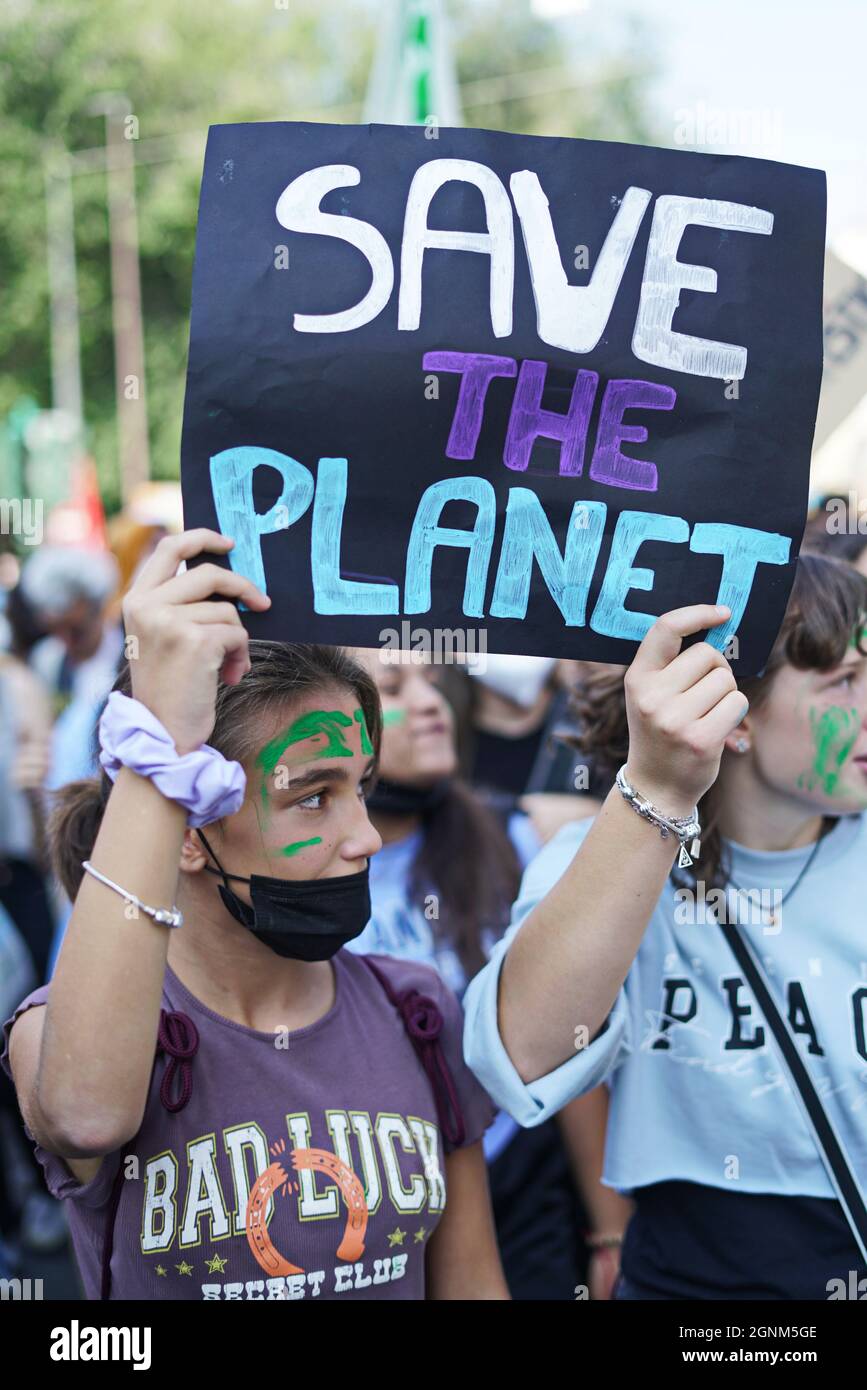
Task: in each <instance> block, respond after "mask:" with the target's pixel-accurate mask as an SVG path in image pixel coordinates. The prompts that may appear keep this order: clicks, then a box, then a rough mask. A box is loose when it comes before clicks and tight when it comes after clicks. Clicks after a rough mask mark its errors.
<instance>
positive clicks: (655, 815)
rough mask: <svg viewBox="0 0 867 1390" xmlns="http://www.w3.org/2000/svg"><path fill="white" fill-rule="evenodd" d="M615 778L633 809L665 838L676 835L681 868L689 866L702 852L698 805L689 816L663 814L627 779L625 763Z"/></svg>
mask: <svg viewBox="0 0 867 1390" xmlns="http://www.w3.org/2000/svg"><path fill="white" fill-rule="evenodd" d="M615 780H616V783H617V790H618V791H619V792H620V795H621V796H622V797H623V800H624V801H626V802H628V803H629V805H630V806H631V807H632V809H633V811H636V812H637V813H638V815H639V816H643V818H644V819H645V820H648V821H650V822H651V824H652V825H655V826H657V827H658V829H659V833H660V835H661V836H662V838H663V840H667V839H668V837H669V835H674V836H676V838H677V840H678V841H679V843H680V854H679V855H678V857H677V863H678V867H679V868H681V869H685V868H687V867H688V866H689V865H690V864H691V863H692V861H693V859H696V858H697V857H698V855H699V853H700V852H701V840H700V839H699V836H700V835H701V823H700V821H699V818H698V807H697V806H694V807H693V810H692V814H691V815H689V816H666V815H663V813H662V811H660V810H658V809H657V808H656V807H655V806H654V804H653V802H652V801H648V800H647V798H646V797H644V796H642V795H641V793H640V792H637V791H636V790H635V788H634V787H631V786H630V785H629V783H628V782H627V780H626V764H625V763H624V764H623V766H622V767H621V769H620V771H619V772H618V774H617V777H616V779H615ZM687 840H692V845H691V846H690V850H691V851H692V857H690V852H689V851H688V850H687V848H686V842H687Z"/></svg>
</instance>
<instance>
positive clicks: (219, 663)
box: [123, 528, 271, 754]
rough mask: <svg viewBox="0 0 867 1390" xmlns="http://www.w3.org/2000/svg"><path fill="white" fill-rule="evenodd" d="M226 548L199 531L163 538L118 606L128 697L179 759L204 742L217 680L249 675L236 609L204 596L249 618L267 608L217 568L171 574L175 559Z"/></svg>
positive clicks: (248, 587) (219, 538)
mask: <svg viewBox="0 0 867 1390" xmlns="http://www.w3.org/2000/svg"><path fill="white" fill-rule="evenodd" d="M234 544H235V542H234V541H233V540H231V539H230V538H229V537H228V536H223V535H221V534H220V533H219V532H218V531H208V530H206V529H204V528H202V529H200V530H196V531H184V532H182V533H181V535H179V536H166V537H165V538H164V539H163V540H161V541H160V543H159V545H158V546H157V547H156V549H155V550H154V553H153V555H151V557H150V559H149V560H148V561H147V564H146V565H145V566H144V567H143V569H142V571H141V573H140V574H139V576H138V578H137V579H136V582H135V583H134V584H133V586H132V588H131V589H130V590H129V592H128V593H127V595H126V597H125V598H124V600H123V620H124V627H125V629H126V650H127V653H128V655H129V664H130V673H131V676H132V693H133V695H134V696H135V698H136V699H137V700H141V702H142V704H144V705H147V707H148V709H149V710H150V711H151V712H152V713H153V714H155V715H156V717H157V719H158V720H159V721H160V723H161V724H162V725H163V727H164V728H165V729H166V730H167V732H168V733H169V734H171V736H172V738H173V739H174V741H175V746H176V747H177V750H178V752H179V753H180V754H184V753H189V752H191V751H192V750H193V749H194V748H198V747H199V746H200V745H201V744H203V743H205V742H206V741H207V738H208V735H209V734H210V733H211V730H212V729H213V727H214V705H215V699H216V693H217V682H218V680H220V679H222V680H223V681H224V682H225V683H226V684H227V685H237V683H238V681H239V680H240V679H241V677H242V676H244V675H245V674H246V672H247V671H249V669H250V659H249V655H248V651H247V642H248V637H247V632H246V629H245V628H244V626H243V624H242V623H241V619H240V617H239V615H238V610H237V608H236V607H235V605H234V604H233V603H230V602H228V601H226V602H222V603H221V602H216V601H213V600H212V599H211V595H212V594H220V595H223V596H224V598H225V599H226V600H229V599H236V600H240V601H241V602H243V603H245V604H246V605H247V606H248V608H251V609H253V610H254V611H257V612H261V611H262V610H263V609H265V608H267V607H268V605H269V604H270V602H271V600H270V598H268V596H267V595H266V594H263V593H262V592H261V590H260V589H257V588H256V585H255V584H253V583H252V581H251V580H249V579H245V578H244V576H243V575H241V574H235V573H234V571H233V570H228V569H224V568H223V567H222V566H221V565H212V564H202V565H197V566H196V568H195V569H191V570H186V571H185V572H184V573H183V574H178V572H177V571H178V565H179V564H180V562H181V561H182V560H191V559H193V558H194V556H196V555H200V554H201V553H202V551H215V552H217V553H218V554H222V555H225V554H226V553H227V551H229V550H231V548H232V546H233V545H234ZM132 639H135V640H134V641H133V640H132Z"/></svg>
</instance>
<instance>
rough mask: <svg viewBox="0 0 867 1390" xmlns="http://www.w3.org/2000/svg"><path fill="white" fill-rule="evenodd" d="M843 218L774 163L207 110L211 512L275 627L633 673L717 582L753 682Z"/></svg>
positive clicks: (796, 527)
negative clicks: (442, 635)
mask: <svg viewBox="0 0 867 1390" xmlns="http://www.w3.org/2000/svg"><path fill="white" fill-rule="evenodd" d="M432 134H433V135H434V136H435V138H430V137H431V135H432ZM824 235H825V178H824V174H822V173H820V172H819V171H816V170H812V169H804V168H799V167H796V166H792V165H784V164H778V163H774V162H770V161H765V160H757V159H746V158H741V157H732V156H721V155H706V154H696V153H691V152H685V151H682V150H662V149H652V148H647V147H643V146H631V145H623V144H615V143H606V142H601V141H586V140H569V139H548V138H545V137H536V136H517V135H507V134H502V133H498V132H492V131H483V130H446V129H438V130H437V129H434V130H433V131H431V129H430V128H425V127H419V126H407V127H402V126H378V125H370V126H340V125H319V124H309V123H294V122H287V123H265V124H255V125H229V126H215V127H212V128H211V131H210V134H209V139H208V147H207V153H206V157H205V167H204V174H203V180H202V192H201V202H200V209H199V226H198V235H197V245H196V263H195V272H194V278H193V307H192V317H191V335H190V358H189V370H188V378H187V395H186V403H185V414H184V432H183V445H182V478H183V492H184V510H185V522H186V525H187V526H198V525H206V526H211V527H214V528H216V529H218V530H221V531H223V532H225V533H228V534H231V535H232V536H233V537H234V538H235V541H236V546H235V549H234V551H233V552H232V555H231V563H232V565H234V566H235V567H236V568H238V569H240V570H242V571H243V572H244V573H246V574H248V575H249V576H250V577H251V578H253V579H254V580H255V581H256V582H257V583H258V584H259V585H260V586H261V587H263V588H266V589H267V591H268V593H269V594H270V595H271V597H272V599H273V603H272V606H271V609H270V610H269V612H268V613H266V614H255V615H254V614H246V615H245V621H246V622H247V625H248V627H249V630H250V632H251V633H252V634H253V635H254V636H270V637H277V638H281V639H283V640H287V641H289V640H291V641H317V642H325V643H338V644H342V643H352V644H356V645H361V646H382V645H383V644H385V645H388V644H389V643H393V641H394V638H393V636H389V634H394V633H395V632H397V633H400V634H402V636H403V639H404V645H410V641H408V640H406V639H408V638H410V639H411V637H412V634H414V633H416V632H417V631H418V630H422V631H424V632H427V633H428V634H430V633H431V632H434V631H439V632H451V633H454V632H459V633H462V634H465V635H466V645H467V650H472V649H473V646H472V644H473V640H474V639H478V638H479V637H480V636H481V637H483V639H484V642H485V643H486V648H485V649H486V650H488V651H492V652H520V653H528V654H537V655H544V656H564V657H580V658H584V659H589V660H597V661H614V662H627V661H629V660H630V659H631V656H632V654H633V653H634V650H635V645H636V643H637V642H638V641H640V640H641V638H642V637H643V636H644V634H645V632H646V631H647V629H648V627H649V626H650V624H651V623H652V622H653V620H654V618H655V617H656V616H658V615H659V614H660V613H663V612H665V611H666V610H667V609H670V608H675V607H680V606H682V605H684V604H687V603H694V602H714V601H717V600H718V601H720V602H724V603H728V604H729V606H730V607H731V608H732V610H733V617H732V620H731V622H730V623H727V624H726V625H725V627H724V628H720V629H717V630H716V631H715V632H714V633H713V634H712V636H711V638H710V639H709V640H712V641H713V642H714V643H715V644H716V645H718V646H720V647H721V648H724V649H725V650H726V651H727V654H728V655H729V656H732V657H733V658H734V660H733V665H734V667H735V669H736V670H737V671H739V672H740V673H751V672H754V671H756V670H758V669H760V667H761V666H762V664H763V662H764V661H765V659H766V656H767V653H768V650H769V648H770V646H771V643H772V641H773V639H774V636H775V634H776V631H777V629H778V626H779V623H780V621H781V618H782V615H783V611H784V608H785V604H786V600H787V597H788V593H789V589H790V587H791V583H792V578H793V568H794V564H793V562H794V559H795V556H796V554H797V551H798V547H799V544H800V539H801V534H802V531H803V525H804V518H805V515H806V508H807V492H808V476H809V465H810V449H811V442H812V437H813V428H814V424H815V418H816V406H817V400H818V395H819V385H820V379H821V368H822V266H823V256H824ZM733 636H735V637H736V639H737V640H736V641H734V642H732V640H731V639H732V637H733Z"/></svg>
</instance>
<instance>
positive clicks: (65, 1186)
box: [0, 951, 494, 1299]
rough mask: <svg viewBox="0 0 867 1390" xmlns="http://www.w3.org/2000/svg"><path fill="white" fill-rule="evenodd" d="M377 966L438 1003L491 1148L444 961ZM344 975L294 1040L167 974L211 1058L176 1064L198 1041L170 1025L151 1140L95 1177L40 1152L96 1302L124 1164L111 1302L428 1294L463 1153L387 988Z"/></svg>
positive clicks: (479, 1129) (151, 1112)
mask: <svg viewBox="0 0 867 1390" xmlns="http://www.w3.org/2000/svg"><path fill="white" fill-rule="evenodd" d="M372 959H373V960H374V961H375V963H376V965H377V966H378V967H379V968H380V970H381V971H382V972H383V973H384V974H386V975H387V977H388V979H389V981H390V983H391V985H392V988H393V989H394V990H395V991H397V992H398V993H400V992H402V991H403V990H405V989H408V988H415V989H418V990H419V991H420V993H422V994H426V995H429V996H430V997H432V998H433V999H434V1000H435V1002H436V1003H437V1005H438V1006H439V1009H440V1011H441V1013H442V1015H443V1019H444V1023H443V1029H442V1033H441V1035H440V1042H441V1044H442V1049H443V1054H444V1056H445V1059H446V1061H447V1062H448V1066H449V1069H450V1071H451V1075H452V1078H453V1080H454V1084H455V1089H456V1091H457V1094H458V1097H459V1101H460V1105H461V1109H462V1112H463V1118H464V1126H465V1131H466V1133H465V1139H464V1143H465V1144H472V1143H474V1142H475V1141H476V1140H478V1139H480V1138H481V1136H482V1134H483V1133H484V1131H485V1129H486V1128H487V1126H488V1125H489V1124H490V1122H491V1119H492V1117H493V1114H494V1108H493V1106H492V1104H491V1102H490V1100H489V1099H488V1096H487V1094H486V1093H485V1092H484V1091H483V1090H482V1088H481V1087H480V1085H479V1084H478V1082H477V1081H476V1080H475V1078H474V1077H473V1075H472V1073H471V1072H470V1071H469V1070H468V1069H467V1067H466V1066H465V1064H464V1061H463V1055H462V1046H461V1035H462V1026H463V1021H462V1015H461V1008H460V1004H459V1003H458V1001H457V999H456V998H455V996H454V995H453V994H452V993H451V991H450V990H449V989H447V988H446V986H445V985H444V984H443V983H442V981H441V980H440V978H439V976H438V975H437V974H436V972H435V971H433V970H431V969H430V968H429V967H428V966H425V965H419V964H417V963H414V962H408V961H398V960H395V959H393V958H392V957H388V956H375V957H372ZM334 968H335V1000H334V1004H333V1006H332V1008H331V1009H330V1010H329V1012H328V1013H327V1014H325V1015H324V1016H323V1017H322V1018H320V1019H319V1020H318V1021H317V1022H316V1023H312V1024H310V1026H309V1027H307V1028H301V1029H298V1030H297V1031H296V1032H294V1033H286V1032H284V1033H283V1034H279V1033H278V1034H274V1033H263V1032H258V1031H256V1030H255V1029H252V1028H246V1027H243V1026H242V1025H241V1024H239V1023H233V1022H231V1021H230V1020H229V1019H226V1018H222V1017H221V1016H220V1015H219V1014H216V1013H214V1012H213V1010H211V1009H208V1008H206V1007H205V1006H204V1005H203V1004H201V1003H200V1002H199V1000H198V999H195V998H194V997H193V995H191V994H190V992H189V990H187V989H186V988H185V987H184V986H183V985H182V984H181V982H180V980H179V979H178V978H177V976H176V975H175V974H174V973H173V971H172V970H170V969H168V968H167V969H166V976H165V982H164V985H163V999H162V1007H163V1009H165V1010H166V1011H167V1012H169V1013H172V1014H176V1013H180V1014H184V1015H186V1016H187V1018H188V1019H190V1020H192V1022H193V1024H194V1026H195V1029H196V1031H197V1033H198V1048H197V1050H196V1052H195V1055H194V1056H193V1057H192V1058H191V1060H190V1061H189V1062H183V1061H181V1060H173V1059H172V1057H171V1055H170V1053H171V1052H173V1051H174V1052H178V1051H183V1049H184V1046H185V1044H186V1043H187V1042H188V1041H189V1038H188V1036H186V1033H187V1030H186V1025H185V1024H184V1023H183V1021H178V1020H169V1022H168V1027H169V1028H170V1029H171V1030H172V1033H171V1039H170V1043H171V1045H170V1048H169V1051H163V1050H160V1051H158V1053H157V1056H156V1060H155V1064H154V1070H153V1075H152V1077H151V1084H150V1092H149V1095H148V1102H147V1106H146V1109H145V1116H144V1122H143V1124H142V1127H141V1129H140V1131H139V1133H138V1134H137V1135H136V1137H135V1138H134V1139H133V1140H131V1141H130V1142H129V1143H128V1144H126V1145H124V1147H123V1149H122V1150H120V1149H119V1150H117V1151H116V1152H114V1153H112V1154H109V1155H107V1156H106V1157H105V1158H104V1159H103V1161H102V1164H101V1166H100V1169H99V1171H98V1173H97V1174H96V1177H94V1178H93V1179H92V1180H91V1181H90V1182H89V1183H86V1184H84V1185H82V1184H80V1183H78V1182H77V1181H76V1179H75V1178H74V1177H73V1176H72V1174H71V1173H70V1172H69V1170H68V1168H67V1167H66V1164H65V1163H64V1161H63V1159H61V1158H58V1157H57V1156H56V1155H54V1154H51V1153H48V1152H47V1151H46V1150H45V1149H43V1148H41V1147H40V1146H39V1145H35V1152H36V1156H37V1158H38V1159H39V1161H40V1163H41V1164H42V1166H43V1168H44V1170H45V1177H46V1181H47V1183H48V1187H49V1189H50V1191H51V1192H52V1193H53V1195H54V1196H55V1197H59V1198H65V1199H67V1201H68V1203H69V1206H68V1211H69V1226H70V1232H71V1235H72V1241H73V1245H74V1248H75V1253H76V1257H77V1259H78V1263H79V1266H80V1269H81V1274H82V1279H83V1281H84V1287H85V1290H86V1293H87V1297H88V1298H99V1291H100V1267H101V1256H102V1249H103V1241H104V1236H105V1232H106V1225H107V1218H108V1212H109V1205H110V1199H111V1194H112V1188H113V1187H114V1185H115V1178H116V1175H117V1174H118V1172H119V1170H120V1169H121V1168H123V1170H124V1173H125V1174H126V1176H125V1177H124V1178H123V1179H119V1178H118V1184H119V1190H120V1196H119V1203H118V1208H117V1218H116V1223H115V1231H114V1244H113V1253H112V1260H111V1275H112V1287H111V1296H112V1298H118V1299H155V1298H172V1299H175V1298H187V1299H200V1298H205V1299H215V1298H233V1299H280V1298H289V1299H299V1298H320V1299H321V1298H341V1297H346V1298H361V1299H383V1298H401V1299H422V1298H424V1292H425V1247H426V1246H427V1243H428V1241H429V1240H430V1238H431V1235H432V1234H433V1232H434V1231H435V1230H436V1227H437V1224H438V1222H439V1220H440V1217H441V1215H442V1212H443V1209H444V1206H445V1200H446V1190H445V1165H444V1164H443V1162H442V1160H443V1155H444V1152H448V1151H449V1148H450V1145H449V1144H448V1143H447V1142H445V1141H444V1136H443V1135H442V1134H441V1132H440V1128H439V1125H438V1123H437V1111H436V1105H435V1102H434V1095H433V1090H432V1086H431V1082H430V1080H429V1079H428V1076H427V1074H426V1072H425V1070H424V1067H423V1066H422V1064H421V1062H420V1060H419V1058H418V1056H417V1054H416V1052H415V1050H414V1048H413V1046H412V1044H411V1042H410V1040H409V1038H408V1036H407V1034H406V1030H405V1027H404V1024H403V1021H402V1019H401V1017H400V1015H399V1014H398V1012H397V1010H396V1009H395V1008H394V1006H393V1005H392V1004H391V1003H390V1002H389V999H388V998H387V996H386V994H385V991H384V989H383V986H382V984H381V983H380V982H379V981H378V980H377V979H376V978H375V976H374V975H373V973H372V972H371V971H370V969H369V967H368V966H367V965H366V964H365V963H364V960H363V959H362V958H361V957H359V956H355V955H352V954H351V953H350V952H348V951H340V952H338V954H337V955H336V956H335V957H334ZM49 990H50V986H48V985H44V986H43V987H42V988H41V989H37V990H36V991H34V993H32V994H29V995H28V996H27V998H26V999H25V1000H24V1001H23V1003H22V1004H21V1005H20V1006H19V1007H18V1009H17V1010H16V1012H15V1014H14V1015H13V1017H12V1018H11V1019H9V1020H8V1021H7V1022H6V1024H5V1025H4V1046H3V1052H2V1057H0V1062H2V1065H3V1067H4V1069H5V1070H6V1072H7V1073H9V1061H8V1047H9V1042H8V1039H9V1031H10V1029H11V1027H12V1024H13V1023H14V1021H15V1019H16V1018H17V1017H18V1016H19V1014H21V1013H23V1012H24V1010H26V1009H28V1008H31V1007H33V1006H34V1005H40V1004H44V1003H45V1002H46V1000H47V998H48V994H49ZM167 1070H168V1073H169V1075H168V1077H167V1076H166V1072H167ZM188 1085H191V1091H190V1095H189V1098H188V1099H187V1101H186V1103H185V1104H184V1105H183V1107H182V1108H181V1109H179V1110H177V1111H176V1112H174V1113H173V1112H172V1111H170V1110H167V1109H166V1107H165V1104H164V1099H167V1100H168V1101H169V1103H170V1104H171V1103H176V1102H177V1101H178V1100H179V1099H181V1098H182V1097H183V1094H184V1092H185V1089H186V1088H187V1086H188ZM161 1088H162V1096H163V1098H162V1099H161ZM28 1133H29V1132H28ZM29 1137H30V1138H31V1140H32V1138H33V1136H32V1135H29Z"/></svg>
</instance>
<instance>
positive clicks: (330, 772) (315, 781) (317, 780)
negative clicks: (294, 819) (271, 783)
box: [277, 758, 374, 795]
mask: <svg viewBox="0 0 867 1390" xmlns="http://www.w3.org/2000/svg"><path fill="white" fill-rule="evenodd" d="M373 765H374V759H373V758H368V760H367V765H366V767H365V769H364V772H363V773H362V774H361V780H362V781H363V780H364V778H365V777H369V776H370V774H371V772H372V771H373ZM349 780H350V777H349V773H348V772H347V770H346V768H345V767H319V768H316V767H312V768H311V769H310V771H309V772H302V773H300V774H299V776H297V777H292V778H291V779H290V780H289V781H288V782H287V783H286V785H285V786H284V787H280V788H278V791H277V794H278V795H279V793H280V792H297V791H304V790H305V788H307V787H316V786H320V787H321V786H322V784H323V782H326V783H329V782H330V783H334V782H348V781H349Z"/></svg>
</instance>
